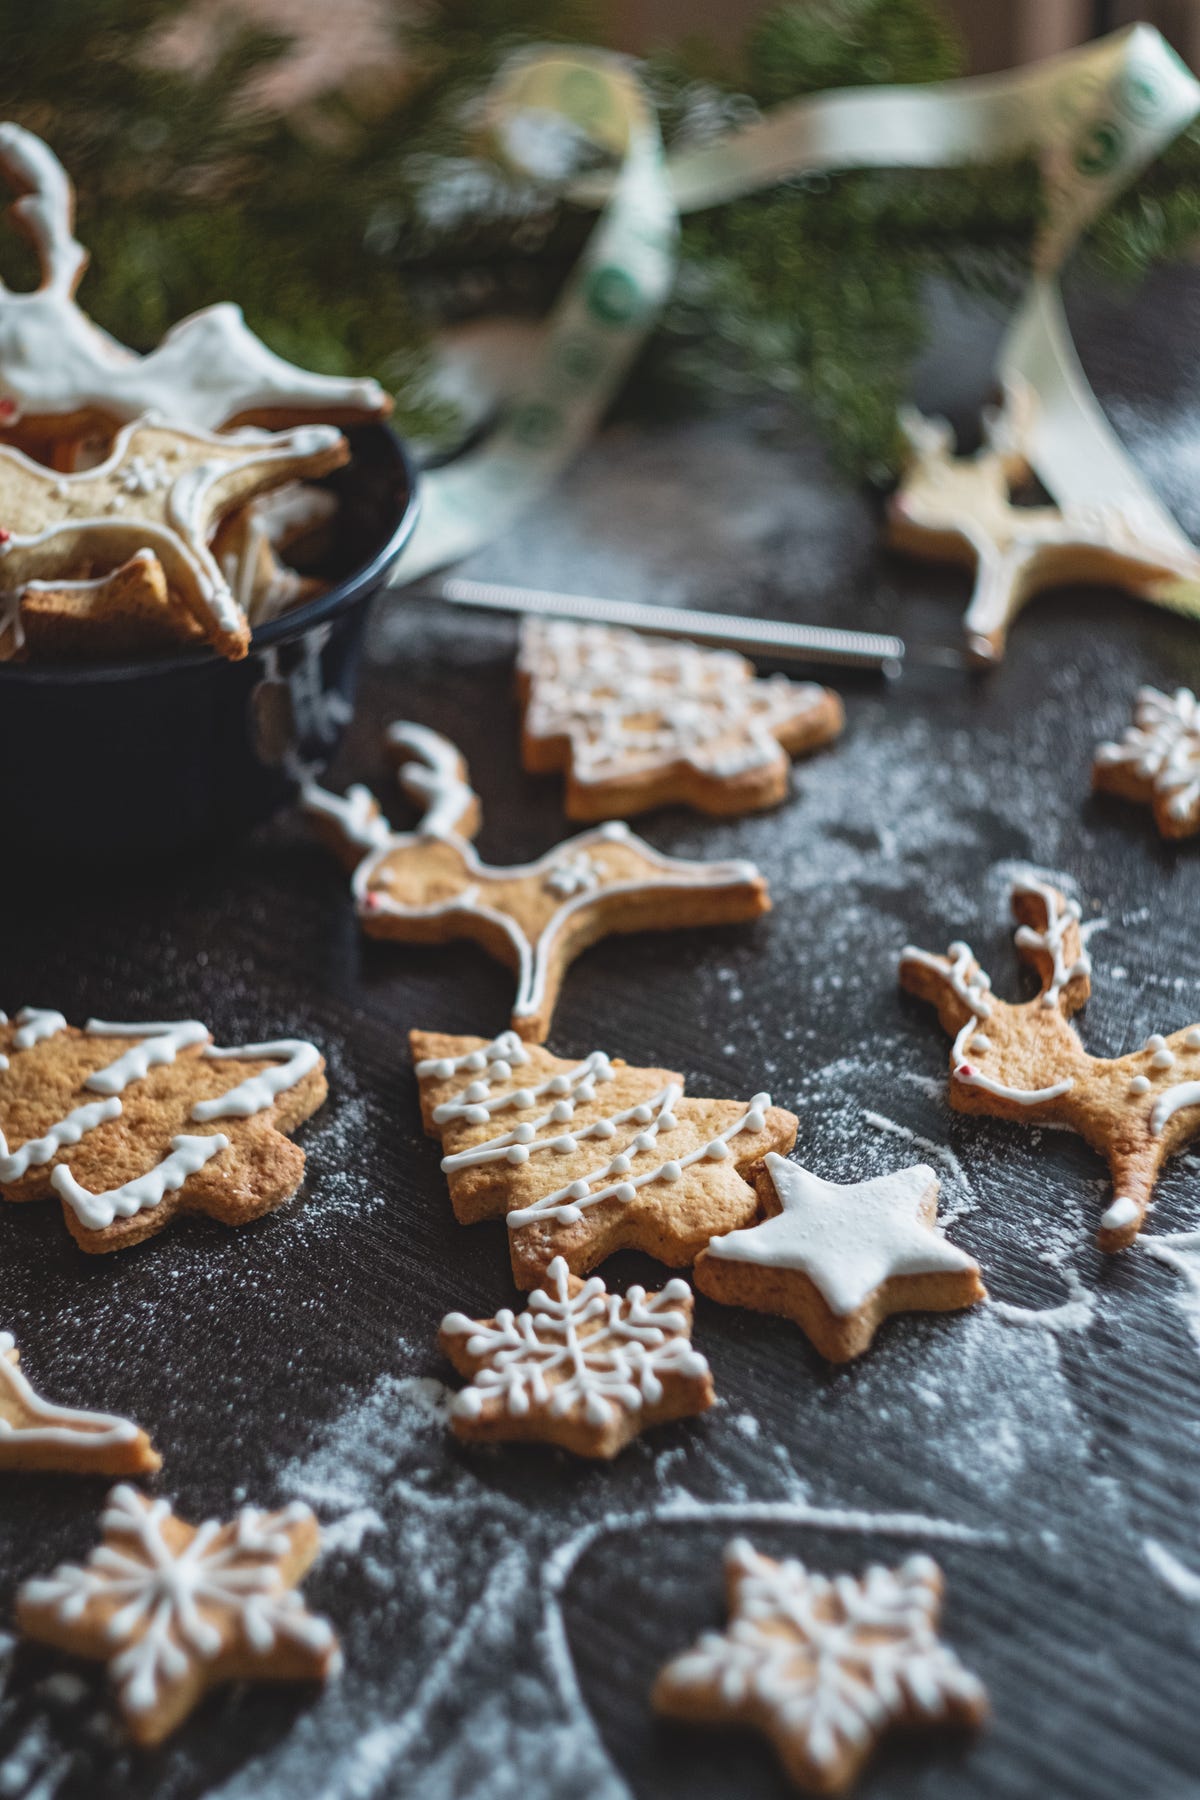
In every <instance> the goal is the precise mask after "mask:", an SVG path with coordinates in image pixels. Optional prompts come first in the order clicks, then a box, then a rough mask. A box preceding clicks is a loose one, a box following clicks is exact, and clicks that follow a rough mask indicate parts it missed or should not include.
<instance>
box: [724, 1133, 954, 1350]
mask: <svg viewBox="0 0 1200 1800" xmlns="http://www.w3.org/2000/svg"><path fill="white" fill-rule="evenodd" d="M751 1173H752V1175H753V1179H754V1184H755V1187H756V1188H757V1190H758V1198H759V1202H760V1204H761V1206H762V1210H763V1212H764V1213H765V1215H766V1217H765V1219H764V1221H763V1222H762V1223H761V1224H758V1225H751V1226H749V1227H748V1228H747V1229H744V1230H742V1231H731V1232H728V1233H727V1234H726V1235H725V1236H724V1237H715V1238H713V1240H712V1242H711V1243H710V1244H709V1246H708V1249H707V1250H703V1251H701V1253H700V1255H699V1256H698V1257H697V1258H696V1268H695V1274H694V1280H695V1283H696V1286H697V1287H698V1288H699V1290H700V1292H701V1293H702V1294H707V1295H708V1297H709V1298H710V1299H711V1300H720V1301H722V1302H723V1303H724V1304H725V1305H726V1306H747V1307H749V1308H750V1309H751V1310H752V1311H754V1312H766V1313H779V1314H781V1315H782V1316H783V1317H784V1318H785V1319H794V1320H795V1322H796V1324H797V1325H799V1327H800V1329H801V1330H802V1331H803V1332H804V1333H805V1334H806V1335H807V1336H808V1337H810V1338H811V1339H812V1341H813V1343H814V1344H815V1345H816V1347H817V1349H818V1350H819V1351H820V1352H821V1355H822V1356H827V1357H828V1358H829V1360H830V1362H850V1361H851V1360H852V1358H854V1357H856V1356H861V1355H862V1353H863V1351H864V1350H867V1349H869V1348H870V1345H871V1342H872V1340H873V1338H874V1336H875V1333H876V1332H877V1331H878V1329H879V1327H880V1326H881V1325H882V1324H883V1321H884V1320H885V1319H887V1318H890V1317H891V1315H892V1314H893V1313H898V1312H954V1311H957V1310H958V1309H959V1308H960V1307H964V1306H974V1305H975V1304H976V1302H977V1301H979V1300H983V1299H986V1297H987V1296H986V1290H985V1288H984V1286H983V1283H982V1281H981V1280H980V1279H979V1265H978V1263H977V1262H976V1261H975V1260H974V1258H973V1257H970V1256H968V1255H967V1253H966V1251H965V1250H960V1249H958V1247H957V1246H956V1245H955V1244H951V1243H950V1242H949V1241H948V1240H947V1239H946V1238H944V1237H943V1236H942V1234H941V1232H940V1231H939V1230H938V1228H937V1198H938V1180H937V1176H936V1175H935V1174H934V1172H933V1170H932V1169H929V1168H926V1167H925V1165H924V1164H920V1163H919V1164H917V1165H916V1166H915V1167H914V1168H911V1169H897V1170H896V1171H895V1172H894V1173H893V1174H891V1175H877V1176H876V1177H875V1178H874V1180H872V1181H858V1182H854V1183H852V1184H851V1185H850V1186H848V1187H840V1186H839V1185H838V1184H837V1183H836V1182H833V1181H822V1180H821V1178H820V1177H819V1176H818V1175H811V1174H810V1173H809V1172H808V1170H807V1169H802V1168H801V1167H800V1165H799V1164H798V1163H794V1162H787V1161H785V1160H784V1158H783V1157H782V1156H776V1155H771V1156H768V1157H766V1158H764V1160H763V1162H762V1163H761V1164H760V1165H759V1166H758V1167H757V1168H755V1169H754V1170H752V1171H751Z"/></svg>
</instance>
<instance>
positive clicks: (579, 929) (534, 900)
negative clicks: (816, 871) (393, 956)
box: [301, 724, 771, 1043]
mask: <svg viewBox="0 0 1200 1800" xmlns="http://www.w3.org/2000/svg"><path fill="white" fill-rule="evenodd" d="M388 742H389V747H390V748H391V749H392V751H393V752H397V753H399V754H400V755H402V756H404V755H408V756H411V757H412V758H413V759H414V760H412V761H410V762H406V763H404V764H403V765H402V767H401V768H400V770H399V776H400V781H401V784H402V786H404V787H405V788H406V789H407V790H408V791H409V792H410V793H411V794H413V796H414V797H415V798H417V799H418V800H420V802H421V803H422V804H423V806H424V807H425V815H424V818H423V819H422V821H421V823H420V825H419V826H418V827H417V829H416V830H415V831H403V832H401V831H391V830H389V829H388V828H387V826H386V824H385V823H384V821H383V820H382V819H381V818H380V816H379V809H378V807H377V806H376V805H375V804H374V803H373V802H372V800H371V796H370V795H369V794H368V793H367V792H366V790H365V789H362V788H357V789H352V790H351V792H350V794H349V795H348V796H347V797H346V799H345V800H339V799H338V798H337V796H336V795H333V794H329V793H326V792H325V790H324V789H323V788H320V787H318V786H317V785H316V784H315V783H313V782H310V783H308V784H306V785H305V786H304V787H303V788H302V790H301V799H302V801H303V804H304V805H305V807H306V809H307V810H308V812H309V813H310V815H311V816H312V817H313V818H314V820H315V821H316V823H317V826H318V829H319V830H320V832H321V835H322V837H323V838H324V839H325V841H326V842H332V843H334V844H335V845H336V847H337V848H338V850H339V853H340V854H341V855H342V856H343V858H344V860H346V861H347V862H348V863H349V864H350V866H351V867H352V868H353V869H354V877H353V883H352V889H353V894H354V901H355V906H356V908H357V911H358V916H359V920H360V922H361V924H362V927H363V930H364V931H366V932H367V933H368V934H369V935H370V936H371V937H379V938H391V939H393V940H395V941H398V942H400V943H407V944H444V943H448V942H450V941H451V940H452V939H455V938H470V939H472V940H474V942H475V943H477V944H480V945H482V947H483V948H484V949H485V950H487V951H488V952H489V953H490V954H491V955H492V956H494V957H496V959H497V960H498V961H500V962H502V963H505V964H507V965H508V967H509V968H511V969H512V970H513V971H514V972H515V974H516V976H517V997H516V1000H515V1002H514V1004H513V1009H512V1027H513V1030H514V1031H516V1032H517V1033H518V1035H519V1036H520V1037H522V1038H525V1039H528V1040H529V1041H531V1042H533V1043H541V1042H542V1040H543V1039H544V1038H545V1037H546V1036H547V1035H548V1033H549V1030H550V1022H551V1019H552V1018H553V1015H554V1005H555V1002H556V1000H557V998H558V990H559V986H560V984H561V982H562V978H563V975H564V974H565V973H566V970H567V967H568V965H569V964H570V963H571V962H573V961H574V959H575V957H576V956H578V955H579V953H580V951H581V950H584V949H586V948H587V946H588V945H589V944H594V943H596V942H598V941H599V939H601V938H604V937H609V936H611V935H612V934H613V933H616V932H629V931H671V930H677V929H680V928H682V927H684V926H704V925H724V924H732V923H736V922H738V921H739V920H744V919H754V918H757V917H758V916H759V915H760V914H761V913H764V912H767V911H769V909H770V904H771V903H770V900H769V898H768V894H767V884H766V882H765V880H764V879H763V877H762V875H761V874H760V873H759V871H758V869H757V868H755V866H754V864H753V863H747V862H714V863H707V862H689V861H686V860H685V859H683V858H681V857H674V856H663V855H662V854H661V853H660V852H659V851H657V850H654V849H652V848H651V846H650V845H649V844H647V843H645V842H644V841H643V839H641V838H639V837H635V836H634V834H633V832H631V831H630V830H629V827H628V826H627V825H622V824H611V825H602V826H600V827H599V829H598V830H595V831H585V832H583V833H582V834H581V835H580V836H579V837H575V838H569V839H568V840H567V842H566V843H564V844H559V845H558V846H557V848H555V849H553V850H550V851H547V853H546V855H545V856H541V857H539V858H538V859H537V861H536V862H532V863H522V864H519V865H516V866H514V867H511V868H504V867H493V866H492V865H490V864H488V863H485V862H482V861H481V860H480V858H479V857H478V856H477V855H476V853H475V851H474V849H473V848H472V846H471V844H470V843H469V842H468V841H467V838H466V837H464V836H463V835H462V833H463V832H464V831H466V832H470V831H472V830H474V829H476V828H477V825H478V818H479V812H478V803H477V801H476V799H475V795H474V794H473V793H472V791H471V789H470V787H469V786H468V785H467V782H466V772H465V766H464V764H463V760H462V758H461V756H460V755H459V754H458V752H457V750H455V748H454V746H453V745H452V744H449V743H447V742H446V739H445V738H443V737H441V736H439V734H438V733H437V732H435V731H430V730H428V729H427V728H426V727H424V726H411V725H405V724H398V725H393V726H392V727H391V729H390V731H389V734H388Z"/></svg>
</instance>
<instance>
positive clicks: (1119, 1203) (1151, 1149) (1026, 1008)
mask: <svg viewBox="0 0 1200 1800" xmlns="http://www.w3.org/2000/svg"><path fill="white" fill-rule="evenodd" d="M1012 909H1013V916H1014V917H1015V918H1016V920H1017V925H1018V929H1017V933H1016V946H1017V953H1018V955H1020V956H1021V957H1022V958H1023V960H1024V961H1025V962H1028V963H1030V964H1031V965H1032V966H1033V968H1034V969H1035V970H1036V971H1037V974H1038V976H1039V978H1040V980H1041V984H1042V986H1041V992H1040V993H1039V994H1038V996H1037V997H1036V999H1033V1000H1028V1001H1025V1002H1024V1004H1022V1005H1016V1006H1014V1005H1011V1004H1010V1003H1009V1002H1008V1001H1007V1000H1001V999H999V998H997V996H996V995H995V994H993V993H992V991H991V988H992V984H991V982H990V980H989V979H988V977H987V975H986V974H985V973H984V971H983V970H982V969H981V968H980V966H979V964H978V962H977V961H976V959H975V956H974V954H973V952H972V951H971V949H970V947H969V945H967V944H964V943H953V944H951V945H950V948H949V950H948V951H947V953H946V955H945V956H932V955H930V954H929V952H928V951H925V950H917V949H914V948H913V947H912V945H909V946H907V947H906V948H905V950H904V951H903V952H902V953H901V957H900V982H901V985H902V986H903V987H904V988H906V989H907V990H908V992H909V993H910V994H916V995H917V997H918V998H919V999H921V1000H927V1001H929V1003H930V1004H931V1005H932V1006H936V1007H937V1011H938V1018H939V1019H940V1020H941V1022H942V1025H943V1027H944V1029H945V1030H946V1031H948V1032H950V1033H951V1034H952V1035H953V1037H954V1048H953V1050H952V1051H951V1055H950V1104H951V1106H952V1107H954V1109H955V1111H956V1112H968V1113H991V1114H993V1115H994V1116H995V1117H996V1118H1000V1119H1014V1120H1019V1121H1020V1122H1021V1123H1022V1124H1024V1125H1047V1124H1055V1125H1065V1126H1067V1127H1068V1129H1069V1130H1071V1131H1077V1132H1078V1133H1079V1135H1080V1136H1081V1137H1082V1138H1084V1139H1085V1140H1086V1141H1087V1142H1088V1143H1089V1144H1090V1145H1091V1146H1092V1148H1093V1150H1096V1151H1098V1152H1099V1153H1100V1155H1101V1156H1103V1157H1104V1158H1105V1159H1106V1160H1107V1162H1108V1166H1109V1169H1110V1171H1111V1173H1112V1183H1113V1194H1114V1198H1113V1200H1112V1202H1111V1204H1110V1205H1109V1206H1108V1208H1107V1209H1106V1211H1105V1213H1104V1215H1103V1217H1102V1218H1101V1220H1100V1232H1099V1238H1098V1242H1099V1244H1100V1248H1101V1249H1102V1250H1123V1249H1124V1248H1125V1246H1126V1245H1127V1244H1131V1243H1132V1242H1133V1240H1134V1238H1135V1237H1136V1236H1137V1234H1138V1231H1139V1229H1140V1228H1141V1224H1142V1220H1143V1218H1144V1217H1145V1214H1146V1209H1147V1207H1148V1206H1149V1205H1150V1198H1151V1195H1152V1194H1153V1192H1154V1184H1155V1182H1156V1181H1157V1179H1158V1173H1159V1170H1160V1169H1161V1167H1162V1165H1163V1163H1164V1162H1165V1161H1166V1159H1167V1157H1168V1156H1172V1155H1173V1154H1174V1153H1175V1152H1176V1151H1177V1150H1181V1149H1182V1148H1183V1147H1184V1145H1185V1144H1187V1143H1189V1142H1190V1141H1191V1140H1192V1139H1193V1138H1195V1137H1197V1136H1200V1026H1195V1025H1193V1026H1189V1027H1187V1028H1186V1029H1185V1030H1183V1031H1176V1032H1173V1033H1172V1034H1171V1036H1170V1037H1162V1036H1159V1035H1158V1034H1155V1036H1153V1037H1150V1038H1148V1039H1147V1040H1146V1043H1145V1044H1144V1045H1143V1047H1142V1049H1141V1050H1137V1051H1134V1052H1133V1053H1132V1054H1131V1055H1129V1056H1121V1057H1115V1058H1113V1059H1112V1060H1111V1061H1110V1060H1109V1059H1108V1058H1106V1057H1100V1056H1090V1055H1089V1054H1088V1052H1087V1051H1086V1050H1085V1049H1084V1047H1083V1045H1082V1044H1081V1043H1080V1041H1079V1038H1078V1037H1077V1036H1076V1033H1075V1030H1074V1028H1073V1027H1072V1025H1071V1024H1070V1023H1069V1020H1070V1018H1071V1015H1072V1014H1073V1013H1076V1012H1078V1010H1079V1008H1080V1007H1081V1006H1082V1005H1083V1004H1084V1002H1085V1001H1086V1000H1087V998H1088V994H1089V993H1090V991H1091V980H1090V977H1091V962H1090V960H1089V958H1088V955H1087V952H1086V951H1085V950H1084V948H1083V945H1082V941H1081V938H1080V933H1079V916H1080V915H1079V907H1078V904H1077V903H1076V902H1075V901H1073V900H1067V899H1065V898H1064V896H1063V895H1062V894H1061V893H1059V891H1058V889H1057V888H1054V887H1051V886H1049V884H1048V883H1045V882H1041V881H1036V880H1034V881H1027V882H1018V883H1016V884H1015V886H1014V888H1013V894H1012Z"/></svg>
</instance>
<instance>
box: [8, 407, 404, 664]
mask: <svg viewBox="0 0 1200 1800" xmlns="http://www.w3.org/2000/svg"><path fill="white" fill-rule="evenodd" d="M371 428H375V429H377V430H379V431H382V432H384V433H385V434H386V436H387V437H388V438H389V439H390V440H391V446H392V449H393V451H394V453H395V455H396V459H397V461H398V463H399V465H400V467H401V469H402V470H403V471H404V477H405V481H406V483H407V487H408V501H407V504H406V505H405V508H404V511H403V512H402V513H401V515H400V517H399V519H398V520H397V521H396V526H395V529H394V530H393V531H392V533H391V535H390V536H389V537H388V538H387V540H386V542H385V543H383V544H381V545H380V547H379V549H378V550H377V551H376V552H375V554H374V556H372V557H371V558H370V560H369V561H368V562H365V563H362V564H360V566H359V567H358V568H356V569H352V570H351V571H350V573H349V574H348V575H344V576H343V577H342V578H341V580H340V581H335V582H334V583H333V585H332V587H330V588H329V589H328V590H327V591H326V592H325V593H323V594H317V595H316V596H315V597H314V598H313V599H312V600H308V601H306V602H305V603H304V605H303V606H296V607H293V608H292V609H291V610H290V611H289V612H284V613H281V614H280V615H279V617H278V618H277V619H270V620H268V622H267V623H266V624H265V625H263V626H262V627H261V628H260V629H259V630H258V631H255V632H253V633H252V634H251V638H250V649H249V651H248V653H247V656H246V658H244V659H243V658H240V657H239V658H238V661H237V662H231V661H230V660H229V658H228V657H224V656H220V655H219V654H218V653H217V651H216V650H214V649H213V647H212V645H211V644H198V645H196V646H195V648H194V649H188V650H178V651H174V652H171V653H168V654H167V655H164V656H142V657H137V658H136V659H134V660H130V661H125V662H93V663H88V662H81V663H21V662H0V687H2V686H3V685H4V684H5V683H6V682H11V683H14V684H16V685H22V684H26V685H29V686H38V685H42V686H55V685H57V686H72V685H74V684H75V683H77V682H81V681H82V682H97V683H100V682H106V681H108V682H116V681H131V680H138V679H148V678H150V677H152V676H155V675H168V674H175V673H176V672H178V671H179V670H183V669H201V668H204V667H206V666H212V665H224V666H225V667H227V668H230V669H236V668H238V667H239V666H240V665H241V663H242V662H243V661H248V660H249V658H250V657H252V656H253V655H254V653H255V652H256V651H258V650H268V649H270V648H271V647H272V645H275V644H281V643H290V642H291V641H292V640H293V639H295V638H300V637H304V636H306V635H307V633H308V632H309V630H311V629H312V628H313V627H314V626H319V625H323V624H324V623H325V622H326V621H327V620H328V619H331V618H333V617H334V616H335V615H336V614H338V613H340V612H342V611H344V610H345V609H346V608H347V607H349V606H351V605H352V604H353V603H354V602H355V601H356V600H358V599H360V598H361V597H362V595H363V594H364V592H367V591H368V590H370V589H373V588H375V587H378V586H380V585H381V584H382V581H383V577H384V576H385V575H386V574H387V572H388V570H389V569H390V568H391V567H392V565H393V564H394V563H395V562H396V561H397V559H398V558H399V555H400V552H401V551H402V550H403V549H404V547H405V545H406V544H407V543H408V540H409V538H410V537H411V536H412V534H413V531H414V529H415V528H416V523H417V518H418V515H419V513H420V510H421V499H420V491H419V475H418V470H417V465H416V463H415V461H414V460H413V455H412V452H411V450H410V449H409V447H408V445H407V444H406V443H405V441H404V439H403V438H402V437H401V436H400V434H399V432H398V431H397V430H396V429H395V427H394V426H393V425H392V424H391V423H390V422H389V421H388V420H387V419H364V420H362V421H361V422H360V423H359V424H358V425H356V426H353V427H351V429H353V430H356V431H362V430H364V429H371Z"/></svg>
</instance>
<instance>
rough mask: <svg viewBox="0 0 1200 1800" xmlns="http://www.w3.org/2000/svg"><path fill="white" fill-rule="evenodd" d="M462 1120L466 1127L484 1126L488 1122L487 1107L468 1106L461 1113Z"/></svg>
mask: <svg viewBox="0 0 1200 1800" xmlns="http://www.w3.org/2000/svg"><path fill="white" fill-rule="evenodd" d="M463 1118H464V1119H465V1120H466V1122H467V1124H468V1125H486V1124H487V1122H488V1110H487V1107H486V1106H468V1107H467V1108H466V1109H465V1110H464V1112H463Z"/></svg>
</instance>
